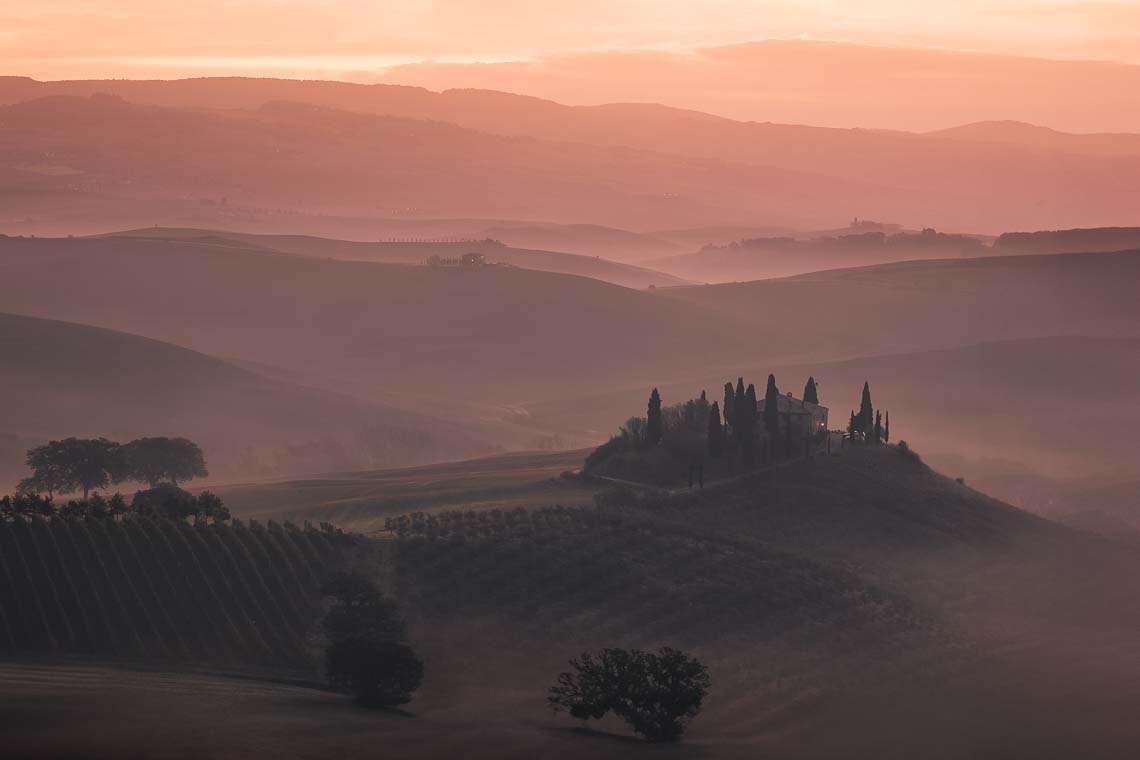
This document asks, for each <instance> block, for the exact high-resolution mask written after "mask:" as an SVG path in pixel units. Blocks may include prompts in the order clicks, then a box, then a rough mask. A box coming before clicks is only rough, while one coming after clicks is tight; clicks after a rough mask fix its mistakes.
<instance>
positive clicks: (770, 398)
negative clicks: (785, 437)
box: [764, 375, 780, 443]
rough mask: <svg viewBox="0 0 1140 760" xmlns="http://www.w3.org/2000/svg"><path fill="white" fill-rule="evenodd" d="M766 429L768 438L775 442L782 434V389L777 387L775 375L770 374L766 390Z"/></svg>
mask: <svg viewBox="0 0 1140 760" xmlns="http://www.w3.org/2000/svg"><path fill="white" fill-rule="evenodd" d="M764 429H765V430H766V431H767V432H768V440H769V441H771V442H773V443H774V442H775V441H776V436H778V435H779V434H780V389H779V388H777V387H776V376H775V375H768V387H767V388H766V389H765V390H764Z"/></svg>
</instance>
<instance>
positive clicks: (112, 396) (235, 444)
mask: <svg viewBox="0 0 1140 760" xmlns="http://www.w3.org/2000/svg"><path fill="white" fill-rule="evenodd" d="M0 355H3V356H4V358H5V361H4V362H3V364H2V365H0V395H3V397H4V398H5V399H7V400H8V402H9V403H7V404H5V410H4V415H3V419H2V420H0V433H2V434H5V435H4V436H3V437H2V438H0V439H2V440H5V441H6V442H8V445H6V446H5V447H4V450H3V461H2V462H0V483H2V484H3V485H0V492H3V491H7V489H8V487H11V486H13V485H14V484H15V482H16V481H17V480H18V479H19V478H21V477H23V476H24V475H26V474H27V473H26V470H25V468H24V465H23V449H24V448H27V447H29V446H32V445H38V444H40V443H43V442H44V441H45V440H47V439H49V438H62V437H68V436H73V435H74V436H106V437H109V438H112V439H120V440H129V439H130V438H134V437H141V436H146V435H178V436H186V437H188V438H191V439H193V440H195V441H197V442H198V443H199V444H200V445H201V446H202V448H203V450H204V452H205V454H206V458H207V462H208V465H209V468H210V471H211V475H212V476H213V477H214V478H215V479H222V480H225V479H234V478H237V477H246V478H248V477H267V476H272V475H281V474H285V473H297V472H321V471H328V470H330V469H336V468H339V467H344V466H345V465H346V464H348V463H351V462H353V461H355V462H357V463H359V464H361V465H364V464H369V463H371V464H385V465H392V464H397V463H401V462H402V463H406V464H413V463H418V462H427V461H439V460H442V459H453V458H455V457H457V456H465V455H466V456H470V455H472V454H478V453H487V452H489V451H490V450H491V449H492V446H491V445H490V444H489V443H487V442H485V441H484V440H482V439H480V438H479V437H477V436H476V435H475V434H473V433H471V432H469V431H468V430H467V429H465V428H463V427H461V426H459V425H455V424H451V423H447V422H443V421H441V420H435V419H432V418H430V417H427V416H425V415H420V414H415V413H412V412H408V411H403V410H400V409H396V408H393V407H386V406H383V405H379V404H369V403H364V402H362V401H359V400H357V399H353V398H349V397H347V396H341V395H337V394H333V393H329V392H325V391H318V390H314V389H311V388H305V387H301V386H297V385H291V384H288V383H284V382H280V381H276V380H270V379H268V378H266V377H263V376H261V375H259V374H255V373H254V372H250V371H248V370H246V369H242V368H240V367H237V366H234V365H233V364H230V363H227V362H225V361H222V360H220V359H217V358H215V357H213V356H208V355H205V354H202V353H198V352H196V351H191V350H187V349H185V348H180V347H178V346H175V345H171V344H169V343H163V342H159V341H156V340H152V339H149V338H143V337H139V336H137V335H129V334H126V333H122V332H115V331H112V330H105V329H100V328H97V327H90V326H87V325H80V324H72V323H67V322H59V321H54V320H47V319H36V318H32V317H27V316H18V315H14V314H0ZM21 444H23V445H21Z"/></svg>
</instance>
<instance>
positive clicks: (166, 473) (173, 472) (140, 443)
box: [123, 437, 209, 488]
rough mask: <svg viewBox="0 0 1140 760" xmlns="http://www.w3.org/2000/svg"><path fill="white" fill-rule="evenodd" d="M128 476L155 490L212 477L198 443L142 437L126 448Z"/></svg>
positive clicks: (177, 439)
mask: <svg viewBox="0 0 1140 760" xmlns="http://www.w3.org/2000/svg"><path fill="white" fill-rule="evenodd" d="M123 455H124V459H125V461H126V467H127V475H128V477H129V478H130V479H131V480H137V481H139V482H140V483H146V484H147V485H149V486H150V487H151V488H154V487H155V486H157V485H158V484H159V483H172V484H174V485H177V484H178V482H179V481H185V480H191V479H193V478H204V477H206V476H207V475H209V472H208V471H207V470H206V459H205V457H203V456H202V449H200V448H198V444H196V443H194V442H193V441H191V440H189V439H187V438H166V437H154V438H139V439H137V440H134V441H131V442H130V443H128V444H127V445H126V446H124V447H123Z"/></svg>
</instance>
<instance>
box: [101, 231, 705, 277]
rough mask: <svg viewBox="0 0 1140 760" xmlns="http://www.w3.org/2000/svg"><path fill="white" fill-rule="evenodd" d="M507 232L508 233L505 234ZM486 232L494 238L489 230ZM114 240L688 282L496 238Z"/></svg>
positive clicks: (164, 234)
mask: <svg viewBox="0 0 1140 760" xmlns="http://www.w3.org/2000/svg"><path fill="white" fill-rule="evenodd" d="M507 231H509V230H507ZM487 234H489V235H490V234H495V232H494V231H493V230H490V229H489V230H487ZM110 236H111V237H128V236H129V237H140V238H146V239H148V240H156V241H162V240H186V241H190V242H195V241H202V240H204V241H211V240H233V241H235V242H237V243H239V244H241V245H243V246H245V247H250V248H265V249H269V250H275V251H282V252H285V253H293V254H297V255H299V256H309V257H312V258H329V259H337V260H340V261H374V262H383V263H388V264H413V265H422V264H423V263H424V262H425V261H427V260H428V259H429V258H431V257H432V256H439V257H441V258H445V259H446V258H451V259H457V258H459V257H460V256H462V255H464V254H466V253H481V254H483V255H484V256H485V257H486V260H487V263H490V264H507V265H510V266H517V267H520V268H522V269H533V270H535V271H537V272H556V273H559V274H572V275H576V276H579V277H590V278H592V279H595V280H601V281H602V282H609V283H612V284H614V285H621V286H622V287H625V288H633V289H635V290H643V289H645V288H648V287H651V286H652V287H668V286H671V285H683V284H686V283H687V282H689V281H687V280H684V279H682V278H680V277H675V276H673V275H670V274H665V273H663V272H657V271H655V270H652V269H646V268H644V267H639V266H632V265H630V264H621V263H618V262H615V261H610V260H608V259H605V258H599V257H595V256H580V255H576V254H572V253H562V252H559V251H556V250H534V249H526V248H513V247H511V246H507V245H503V244H502V243H501V242H500V241H498V240H497V239H484V240H470V241H463V242H430V241H425V242H412V241H408V242H362V241H355V240H335V239H330V238H322V237H313V236H311V235H258V234H249V233H242V232H228V231H227V232H223V231H215V230H196V229H179V228H174V229H170V228H150V227H148V228H145V229H140V230H129V231H125V232H116V233H112V234H111V235H110Z"/></svg>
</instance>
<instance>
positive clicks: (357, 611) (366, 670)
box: [322, 572, 424, 707]
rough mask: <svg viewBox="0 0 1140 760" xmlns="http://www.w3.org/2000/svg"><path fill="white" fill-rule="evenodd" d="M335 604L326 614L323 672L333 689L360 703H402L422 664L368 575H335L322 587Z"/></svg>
mask: <svg viewBox="0 0 1140 760" xmlns="http://www.w3.org/2000/svg"><path fill="white" fill-rule="evenodd" d="M322 592H323V593H324V594H325V596H331V597H332V598H333V599H334V600H335V603H334V604H333V606H332V607H331V608H330V609H329V611H328V614H326V615H325V619H324V623H323V628H324V632H325V638H326V639H327V640H328V646H327V647H326V649H325V671H326V673H327V674H328V678H329V682H330V683H331V684H332V685H333V687H334V688H337V689H339V690H341V691H345V692H348V693H351V694H352V695H353V697H354V698H355V699H356V702H357V704H360V705H363V706H365V707H395V706H396V705H402V704H407V703H408V702H410V701H411V699H412V692H414V691H415V690H416V689H418V688H419V687H420V683H421V682H422V681H423V675H424V664H423V661H422V660H420V659H419V658H418V657H416V653H415V652H414V651H413V650H412V648H411V647H410V646H408V645H407V644H406V643H405V642H404V622H403V621H402V620H401V619H400V617H399V615H398V614H397V613H396V607H395V605H394V604H392V602H390V601H389V600H387V599H385V598H384V597H383V595H381V593H380V590H379V589H378V588H377V587H376V584H375V583H373V582H372V580H371V579H369V578H367V577H365V576H363V575H360V574H359V573H344V572H342V573H337V574H335V575H334V576H332V577H331V578H330V579H329V580H328V581H327V582H326V583H325V585H324V587H323V588H322Z"/></svg>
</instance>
